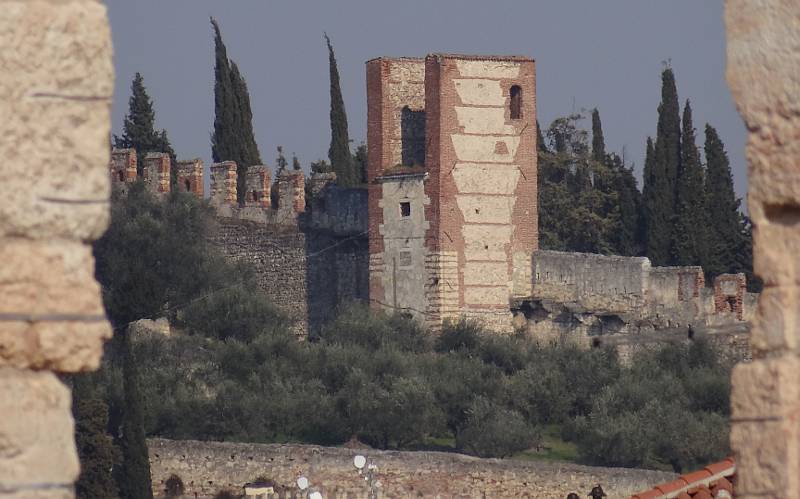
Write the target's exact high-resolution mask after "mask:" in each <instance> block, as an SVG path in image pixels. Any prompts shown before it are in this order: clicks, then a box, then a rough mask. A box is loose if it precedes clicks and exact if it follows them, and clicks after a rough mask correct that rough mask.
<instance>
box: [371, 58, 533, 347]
mask: <svg viewBox="0 0 800 499" xmlns="http://www.w3.org/2000/svg"><path fill="white" fill-rule="evenodd" d="M512 87H515V88H517V89H520V90H521V96H522V100H521V116H514V117H512V116H511V109H510V108H511V97H510V93H511V89H512ZM367 99H368V104H367V108H368V117H367V121H368V125H369V131H368V140H369V175H368V178H369V193H370V194H369V213H370V216H369V219H370V226H369V233H370V301H371V302H372V303H373V305H375V306H378V307H381V308H387V309H390V310H392V309H396V310H402V311H406V312H409V313H411V314H412V315H417V316H420V317H421V318H423V319H424V320H425V322H426V323H427V324H428V325H429V326H431V327H433V328H434V329H437V328H439V327H441V323H442V321H443V320H445V319H447V318H455V317H457V316H459V315H466V316H470V317H475V318H479V319H483V320H485V322H487V323H488V324H489V325H490V326H491V327H492V328H493V329H495V330H497V331H506V332H508V331H511V330H512V322H511V313H510V311H509V299H510V298H511V296H514V295H517V296H524V295H529V294H530V286H531V282H530V275H531V274H530V255H531V254H532V252H533V251H534V250H535V249H536V248H537V240H538V234H537V221H538V216H537V211H536V154H535V150H536V147H535V137H536V120H535V116H536V96H535V69H534V62H533V60H532V59H527V58H522V57H478V56H457V55H447V54H433V55H429V56H427V57H426V58H425V59H424V60H422V59H413V58H400V59H389V58H380V59H373V60H371V61H368V62H367ZM411 113H414V114H411ZM421 113H424V116H425V126H424V134H425V141H424V153H425V154H424V157H425V161H424V165H417V161H408V160H407V158H406V157H407V156H409V155H410V156H414V157H416V155H419V154H420V151H419V149H420V145H419V142H418V136H419V135H420V133H421V127H420V126H419V125H418V124H415V122H414V120H417V119H419V116H421ZM404 165H407V166H408V165H412V166H413V167H412V168H404V167H403V166H404ZM414 186H418V187H414ZM403 204H406V205H410V209H409V211H410V213H409V214H406V215H403V214H402V213H401V214H400V215H397V216H396V215H395V212H398V211H399V212H403V210H404V209H405V208H404V207H403ZM398 262H400V263H398Z"/></svg>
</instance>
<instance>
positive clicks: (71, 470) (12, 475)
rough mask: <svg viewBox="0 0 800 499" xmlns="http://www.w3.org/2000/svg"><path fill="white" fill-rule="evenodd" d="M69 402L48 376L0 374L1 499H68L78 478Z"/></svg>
mask: <svg viewBox="0 0 800 499" xmlns="http://www.w3.org/2000/svg"><path fill="white" fill-rule="evenodd" d="M70 400H71V399H70V392H69V390H68V389H67V388H66V387H65V386H64V385H63V384H62V383H61V382H60V381H59V380H58V379H57V378H56V377H55V375H53V374H52V373H37V372H32V371H22V370H16V369H11V368H0V414H2V417H1V418H0V490H2V491H3V492H2V493H0V497H3V498H4V499H5V497H6V496H3V495H2V494H3V493H6V492H7V491H8V492H12V495H10V496H8V497H15V498H16V497H26V498H27V497H42V498H45V497H47V498H51V497H52V498H55V497H69V496H68V495H66V494H65V493H64V492H69V491H70V490H71V486H72V483H73V482H74V481H75V479H76V478H77V477H78V458H77V454H76V451H75V443H74V441H73V432H74V428H73V421H72V413H71V409H70V407H71V402H70ZM48 489H52V490H48ZM59 489H63V490H59ZM15 494H16V495H15ZM36 494H40V495H38V496H37V495H36Z"/></svg>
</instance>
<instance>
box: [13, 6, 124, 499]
mask: <svg viewBox="0 0 800 499" xmlns="http://www.w3.org/2000/svg"><path fill="white" fill-rule="evenodd" d="M0 10H2V15H0V46H2V47H3V50H2V51H0V67H2V68H3V71H2V73H0V114H1V115H2V116H3V119H2V121H0V136H2V137H3V140H1V141H0V160H2V166H0V259H2V260H0V261H2V265H0V414H2V417H0V498H3V499H22V498H34V499H68V498H71V497H73V482H74V481H75V479H76V478H77V476H78V456H77V453H76V450H75V442H74V439H73V438H74V437H73V432H74V428H73V420H72V414H71V400H70V393H69V390H68V389H67V388H66V387H65V386H64V385H63V384H62V383H61V381H59V379H58V378H57V377H56V374H55V372H61V373H69V372H79V371H88V370H92V369H96V368H97V367H98V365H99V363H100V357H101V355H102V351H103V340H105V339H107V338H109V337H110V336H111V327H110V325H109V324H108V322H107V321H106V318H105V312H104V310H103V302H102V299H101V296H100V286H99V285H98V284H97V282H96V281H95V280H94V259H93V257H92V250H91V246H90V244H91V241H93V240H94V239H96V238H98V237H100V235H101V234H102V233H103V231H104V230H105V228H106V226H107V224H108V219H109V195H110V183H109V171H108V165H109V159H110V158H109V147H108V138H109V136H110V132H111V127H110V124H111V119H110V114H111V94H112V91H113V66H112V60H111V52H112V51H111V33H110V31H109V26H108V21H107V18H106V8H105V6H104V5H103V4H102V3H101V2H97V1H94V0H74V1H70V2H65V1H63V0H50V1H48V0H24V1H11V0H3V1H0ZM134 166H135V163H134ZM121 170H122V171H123V176H126V175H128V174H129V163H126V162H125V161H123V163H122V165H121Z"/></svg>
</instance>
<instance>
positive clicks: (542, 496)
mask: <svg viewBox="0 0 800 499" xmlns="http://www.w3.org/2000/svg"><path fill="white" fill-rule="evenodd" d="M148 447H149V450H150V468H151V474H152V478H153V492H154V493H155V494H156V495H157V497H164V496H163V494H164V484H165V482H166V480H167V478H169V477H170V476H171V475H172V474H175V475H177V476H178V477H180V478H181V480H182V481H183V483H184V486H185V487H186V494H185V496H184V497H197V498H204V499H208V498H211V497H213V495H214V494H216V493H217V492H218V491H220V490H232V491H235V492H238V493H241V492H242V491H243V485H244V484H245V483H248V482H252V481H254V480H255V479H256V478H258V477H260V476H264V477H265V478H267V479H270V480H272V481H274V482H275V484H276V489H279V490H280V489H283V490H286V491H288V492H294V493H295V494H296V491H297V487H296V485H295V482H296V480H297V478H298V477H300V476H305V477H306V478H308V479H309V482H310V483H311V486H312V487H316V488H318V489H319V490H320V491H321V492H322V494H323V497H325V498H326V499H345V498H347V499H367V498H368V488H367V486H366V484H365V481H364V478H363V477H361V476H359V475H358V473H357V472H356V469H355V467H354V466H353V458H354V457H355V456H356V455H357V454H363V455H365V456H366V457H367V458H368V459H371V460H372V461H373V462H374V464H375V465H376V466H377V467H378V473H377V476H378V480H379V481H380V483H381V487H380V488H379V489H378V490H379V493H378V497H379V498H381V499H384V498H385V499H389V498H391V499H401V498H408V497H441V498H476V499H480V498H486V497H491V498H536V499H551V498H552V499H563V498H564V497H566V496H567V494H568V493H569V492H576V493H578V494H579V496H581V497H586V494H587V493H588V492H589V490H590V489H591V488H592V487H593V486H594V485H596V484H597V483H600V484H602V486H603V489H604V490H605V491H606V493H607V494H608V496H609V497H611V498H622V497H628V496H630V495H632V494H634V493H636V492H638V491H639V490H645V489H648V488H650V487H652V486H653V485H654V484H656V483H662V482H665V481H669V480H672V479H673V478H674V477H675V475H674V474H673V473H666V472H660V471H649V470H635V469H626V468H596V467H589V466H580V465H575V464H569V463H558V462H544V461H515V460H502V459H478V458H474V457H470V456H465V455H462V454H455V453H443V452H399V451H376V450H364V449H346V448H336V447H319V446H312V445H282V444H239V443H228V442H199V441H190V440H188V441H172V440H163V439H152V440H149V441H148ZM195 494H197V495H195ZM295 494H289V495H286V494H284V495H283V497H299V496H298V495H295ZM275 497H277V495H276V496H275Z"/></svg>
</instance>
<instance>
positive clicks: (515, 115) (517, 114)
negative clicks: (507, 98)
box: [510, 85, 522, 120]
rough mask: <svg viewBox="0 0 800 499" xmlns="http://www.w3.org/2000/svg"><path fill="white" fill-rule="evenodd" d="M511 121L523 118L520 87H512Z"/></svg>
mask: <svg viewBox="0 0 800 499" xmlns="http://www.w3.org/2000/svg"><path fill="white" fill-rule="evenodd" d="M510 93H511V119H512V120H518V119H521V118H522V88H520V86H519V85H514V86H513V87H511V92H510Z"/></svg>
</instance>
